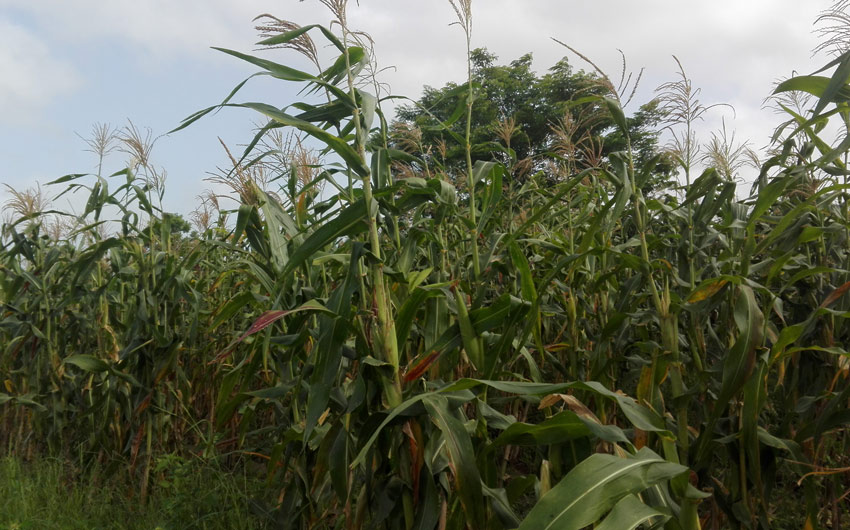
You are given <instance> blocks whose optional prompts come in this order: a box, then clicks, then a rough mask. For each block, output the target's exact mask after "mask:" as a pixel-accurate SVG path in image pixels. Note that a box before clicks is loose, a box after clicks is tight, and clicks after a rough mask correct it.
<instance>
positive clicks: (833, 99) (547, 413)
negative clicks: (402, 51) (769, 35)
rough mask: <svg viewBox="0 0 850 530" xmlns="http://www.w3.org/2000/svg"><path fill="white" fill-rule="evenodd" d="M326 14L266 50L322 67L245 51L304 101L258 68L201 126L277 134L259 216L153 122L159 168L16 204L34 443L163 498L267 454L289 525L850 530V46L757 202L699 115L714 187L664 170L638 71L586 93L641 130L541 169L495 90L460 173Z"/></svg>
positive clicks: (256, 174)
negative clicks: (641, 138) (208, 183)
mask: <svg viewBox="0 0 850 530" xmlns="http://www.w3.org/2000/svg"><path fill="white" fill-rule="evenodd" d="M323 1H324V0H323ZM324 3H325V4H326V5H328V7H329V8H330V9H331V10H332V12H333V14H334V17H335V23H334V24H333V25H331V26H330V27H323V26H318V25H309V26H303V27H301V26H298V25H295V24H292V23H289V22H285V21H281V20H279V19H275V18H274V17H268V18H267V19H264V23H267V27H266V28H265V31H266V34H265V36H264V40H262V41H261V42H260V45H261V46H262V47H265V48H269V49H275V51H274V53H275V54H276V55H274V56H275V57H286V54H287V53H295V54H302V55H306V56H307V57H308V58H310V59H311V63H313V64H314V65H315V67H316V71H315V73H308V72H305V71H301V70H298V69H296V68H294V67H291V66H287V65H286V64H283V63H278V62H273V61H272V60H270V59H267V58H261V57H259V56H257V55H250V54H247V53H243V52H238V51H233V50H224V49H222V50H220V51H221V52H224V53H226V54H229V55H230V56H232V57H233V60H242V61H247V62H248V63H250V64H252V65H253V66H254V67H256V68H257V74H258V75H263V76H270V77H271V78H274V79H276V80H279V82H281V83H295V84H298V85H299V87H301V88H303V90H302V92H301V93H302V95H304V101H299V102H285V103H286V105H285V106H283V107H278V106H276V105H279V104H281V103H282V102H275V103H273V104H270V103H257V102H237V100H238V98H239V95H240V93H239V89H241V88H242V86H243V85H244V84H245V82H242V83H240V84H239V85H237V87H236V88H235V89H234V91H233V92H232V93H230V94H229V95H227V97H226V99H225V100H224V101H223V102H222V103H221V104H218V105H215V106H212V107H209V108H207V109H204V110H201V111H199V112H197V113H195V114H193V115H191V116H189V117H188V118H186V119H185V120H184V121H183V122H182V123H181V124H180V125H179V127H178V130H179V129H182V128H184V127H189V126H192V127H196V126H199V125H198V123H204V124H207V125H209V126H214V123H215V118H214V117H213V116H212V114H213V113H214V112H215V111H218V110H222V111H223V112H245V113H246V115H250V116H249V117H253V118H257V117H258V118H259V119H260V120H262V126H261V127H260V128H259V130H258V132H257V134H256V136H255V137H254V138H253V139H250V140H249V143H248V145H247V147H245V148H244V150H243V149H240V150H239V152H235V151H234V153H233V154H231V160H232V162H233V165H232V168H229V169H227V170H226V171H224V172H223V173H222V175H221V176H220V177H219V180H220V182H222V183H225V184H227V185H229V186H230V187H231V188H232V190H233V194H232V196H233V197H235V198H236V199H237V202H238V206H236V207H235V208H233V209H227V208H225V207H224V205H220V204H219V198H217V197H215V196H210V197H207V198H206V199H205V200H204V202H203V204H202V205H201V207H200V208H199V210H197V211H196V213H195V214H194V216H193V217H194V220H195V221H196V225H197V231H196V232H194V233H193V235H192V236H183V235H181V234H180V232H179V231H176V230H174V223H175V222H176V221H175V218H174V216H171V215H169V214H166V212H164V211H163V209H162V206H161V203H162V197H163V194H164V185H163V181H162V179H161V178H160V175H159V174H158V173H157V171H156V170H154V169H153V166H152V165H151V163H150V162H149V161H148V160H147V151H146V149H145V145H146V144H145V138H144V135H143V134H141V133H139V131H138V130H136V129H131V130H130V131H129V132H128V133H126V134H124V135H123V136H122V137H121V138H120V139H119V143H120V145H121V146H122V148H123V149H127V150H129V151H131V152H132V154H133V161H134V163H133V164H131V165H130V167H127V168H124V169H121V170H119V171H117V172H115V173H111V174H110V173H109V171H104V170H103V169H101V170H99V171H98V173H97V174H94V175H83V174H72V175H67V176H65V177H62V178H59V179H57V180H55V181H54V182H53V183H51V186H49V189H50V190H51V191H53V190H57V189H59V190H64V191H65V192H67V193H76V194H83V195H85V196H87V201H86V203H85V208H84V211H82V212H76V213H71V212H63V211H57V210H53V209H51V207H50V206H48V205H47V204H46V201H44V200H42V196H41V195H40V193H35V192H33V193H30V194H25V193H20V194H18V195H15V198H16V200H15V201H13V202H14V204H12V203H7V205H6V206H7V207H6V208H5V209H4V210H5V213H6V219H5V223H4V225H3V229H2V247H0V379H2V387H3V388H2V389H0V443H2V451H4V452H5V453H8V454H16V455H22V456H24V457H27V458H29V457H32V456H34V455H39V454H59V455H71V456H73V457H79V458H83V459H85V460H89V461H97V462H100V463H103V464H105V465H107V466H111V467H110V469H112V471H113V472H115V473H123V474H126V475H127V476H129V477H131V480H132V481H133V483H134V484H137V485H138V488H137V494H138V495H139V498H140V501H141V502H144V499H145V498H146V496H147V495H148V489H149V486H150V484H151V483H152V474H153V473H155V470H154V465H153V464H152V462H155V459H156V457H157V456H158V455H163V454H178V455H182V456H184V457H187V458H199V459H200V458H218V459H222V460H223V461H225V462H227V463H228V464H229V465H234V466H235V465H239V464H240V463H244V462H250V463H252V464H255V465H257V469H258V470H260V471H258V473H262V475H263V476H264V477H265V480H266V486H267V488H268V489H269V491H273V492H274V495H273V496H274V497H275V498H276V499H277V502H276V504H275V505H274V506H270V507H269V509H270V510H272V511H275V512H276V513H279V514H283V516H282V517H280V518H279V520H278V522H277V523H276V524H277V525H279V526H280V527H283V528H315V529H323V528H327V529H330V528H334V529H361V528H363V529H365V528H382V529H390V528H393V529H394V528H403V529H423V530H433V529H437V528H439V529H464V528H467V529H472V530H478V529H494V530H495V529H510V528H520V529H523V530H525V529H552V530H554V529H559V530H560V529H576V530H578V529H583V528H597V529H629V528H664V529H681V530H693V529H700V528H705V529H720V528H751V529H755V528H759V529H766V528H806V529H817V528H845V527H847V526H850V511H848V504H849V503H850V500H848V498H850V475H848V473H850V471H849V470H850V456H848V455H850V436H848V425H849V424H850V412H848V410H850V409H848V405H850V384H848V376H850V353H848V351H847V349H846V345H848V344H850V322H848V317H850V295H848V294H847V292H848V291H850V212H848V208H850V205H849V204H848V199H850V182H848V175H850V170H848V167H847V155H848V150H850V121H848V116H850V106H848V100H850V83H848V72H850V53H844V54H843V55H837V56H836V59H835V60H833V61H831V62H830V63H829V64H828V65H826V67H825V68H824V69H823V70H822V71H821V72H819V73H816V74H814V75H808V76H796V77H793V78H790V79H788V80H786V81H784V82H782V83H781V84H779V85H778V87H777V89H776V96H777V98H778V101H779V102H780V104H781V106H782V108H783V109H784V112H785V118H784V119H786V120H787V121H786V122H785V123H783V124H782V125H781V126H780V127H779V128H778V129H777V131H776V134H775V136H774V143H773V147H774V149H773V151H772V152H771V153H770V155H769V156H768V157H767V158H766V159H765V160H761V161H760V162H759V169H758V178H757V179H756V181H755V182H754V183H753V184H752V189H751V190H747V191H749V193H742V191H743V190H741V189H739V190H738V193H736V183H735V181H734V176H735V171H736V169H737V168H738V167H740V165H739V164H740V163H741V159H740V158H739V157H740V155H741V153H740V152H736V153H731V154H730V153H729V152H728V150H727V152H726V156H725V157H723V156H719V155H721V154H723V149H722V147H723V145H717V146H716V147H718V149H716V150H715V151H714V152H715V154H718V156H717V157H715V158H714V159H713V160H711V163H709V167H708V168H707V169H705V170H704V171H702V172H699V171H697V170H696V169H694V168H695V167H696V164H695V163H694V156H693V152H692V149H691V146H690V145H689V142H690V141H691V135H690V132H682V133H681V135H680V136H677V138H678V139H679V140H680V142H679V145H678V147H679V148H678V149H676V150H674V151H675V159H676V162H677V164H678V166H679V169H680V174H681V175H683V182H681V183H679V182H674V183H672V184H670V185H667V186H663V187H652V186H650V185H649V183H651V182H655V179H654V177H655V176H656V175H654V173H653V172H654V171H655V168H656V165H657V163H658V161H657V160H648V161H641V162H638V159H637V157H636V156H635V153H634V152H633V149H632V146H631V144H630V142H629V128H628V127H627V118H626V115H625V113H624V111H623V108H622V107H623V99H625V95H624V93H623V92H622V90H618V89H619V87H616V86H615V83H611V82H608V83H607V84H606V86H607V87H608V90H607V91H606V94H605V95H593V96H589V97H586V98H581V99H577V100H576V101H574V102H573V104H574V105H575V106H576V108H582V109H587V111H588V112H592V113H600V114H604V115H605V116H607V117H608V118H610V119H612V120H613V122H614V124H615V127H616V128H617V129H618V131H619V133H621V134H622V135H623V136H624V137H625V138H626V142H625V145H626V149H625V150H622V151H618V152H614V153H611V154H610V155H608V156H606V157H604V159H595V160H590V158H588V157H582V156H578V155H576V153H575V149H572V150H570V149H561V150H554V149H553V150H552V152H551V153H550V154H549V155H548V156H547V157H546V158H545V159H538V160H534V161H533V163H529V161H527V160H517V158H516V155H515V152H514V151H513V150H512V149H511V147H510V141H511V140H510V139H511V135H510V133H508V134H503V135H502V138H501V140H498V142H500V143H499V144H498V145H499V152H500V157H499V158H498V159H494V160H476V159H475V157H474V156H473V151H474V150H473V146H471V145H470V142H469V137H470V127H469V123H470V121H471V113H472V106H473V102H474V100H475V97H476V86H475V84H474V83H471V82H470V83H466V84H464V85H461V87H460V90H462V91H463V92H462V93H463V97H462V99H461V101H462V104H461V105H459V106H458V109H457V111H456V112H455V114H454V115H453V116H452V119H451V120H450V122H440V123H439V124H438V125H437V127H438V128H439V130H440V131H441V132H442V133H443V134H444V135H445V138H446V140H447V142H448V143H449V144H451V146H453V147H454V148H458V149H461V150H462V151H464V152H465V161H466V163H465V164H464V165H463V167H462V168H461V169H459V170H458V169H450V168H448V167H446V166H445V164H444V160H443V159H442V158H441V156H440V154H439V153H437V152H434V151H433V150H431V149H425V148H424V147H423V146H422V145H417V144H416V143H415V142H399V141H398V139H397V138H396V137H395V136H394V133H393V130H392V128H391V127H390V121H391V120H390V117H388V116H387V115H385V114H384V111H383V107H385V106H387V105H388V102H389V101H390V99H389V96H382V95H381V92H380V90H379V85H378V81H377V80H376V78H375V75H376V73H375V72H376V69H375V68H374V65H373V64H372V53H371V43H370V42H369V40H368V39H366V38H364V36H363V35H362V34H361V33H359V32H357V31H355V30H352V29H350V28H349V27H348V25H347V21H346V16H345V9H346V5H345V4H346V2H345V1H330V0H328V1H325V2H324ZM452 6H453V7H455V12H456V14H457V16H458V24H459V26H460V29H461V30H463V31H464V32H465V33H466V36H467V38H468V37H469V35H470V33H471V31H472V11H471V4H470V2H468V1H465V2H464V1H463V0H457V1H456V2H455V1H452ZM314 39H315V41H314ZM467 42H469V40H468V39H467ZM281 48H282V49H281ZM317 50H319V52H321V53H319V52H317ZM328 50H331V51H332V52H333V54H334V55H335V56H334V57H331V58H330V60H328V61H327V62H325V61H326V60H325V58H324V56H323V54H324V53H325V52H327V51H328ZM468 51H469V50H467V52H468ZM264 57H265V55H264ZM269 57H271V54H269ZM682 72H683V74H682V76H683V81H682V83H679V84H677V83H671V84H670V85H668V86H667V87H666V92H665V94H666V96H667V99H666V100H665V101H666V103H665V104H666V105H667V110H668V111H669V112H670V113H671V116H674V117H676V116H679V117H680V118H681V119H679V120H678V121H675V120H674V121H675V122H674V123H672V125H670V127H671V129H672V130H674V131H685V130H686V128H687V127H690V123H691V122H690V121H688V120H689V119H691V118H692V117H693V111H694V110H697V111H699V109H698V108H697V109H694V108H691V107H688V105H692V104H693V100H692V99H690V92H689V90H690V87H689V85H687V83H685V82H686V81H687V78H686V77H685V76H684V70H683V71H682ZM602 75H603V78H602V79H603V80H605V81H607V80H608V78H607V77H604V74H602ZM252 77H253V76H252ZM470 79H471V75H470ZM677 90H678V91H679V92H676V91H677ZM676 94H678V96H679V97H678V98H677V97H676ZM801 94H804V95H807V96H808V99H806V98H801V97H799V96H800V95H801ZM789 96H790V97H789ZM792 99H793V100H794V101H802V102H803V104H804V105H805V106H804V107H803V108H795V107H794V106H792V105H791V103H790V101H791V100H792ZM677 112H678V114H677ZM689 116H690V117H691V118H689ZM196 122H198V123H196ZM464 124H465V134H464ZM458 125H460V127H458ZM827 125H829V126H830V127H832V128H838V129H839V130H840V131H841V134H840V135H839V136H840V138H839V140H838V141H831V140H830V139H828V138H827V137H826V134H825V132H824V131H825V130H831V129H828V128H827V127H826V126H827ZM457 131H460V132H457ZM100 132H101V133H102V134H101V135H100V136H96V138H94V139H93V143H94V144H95V147H99V152H100V155H101V159H103V154H104V152H106V151H107V144H108V143H109V140H110V138H109V131H108V130H106V129H100ZM176 134H179V133H176ZM287 135H289V136H287ZM293 138H294V140H292V139H293ZM572 140H574V141H575V145H577V144H578V139H572ZM715 140H716V141H719V139H715ZM565 141H566V142H567V143H569V141H570V138H565ZM575 145H574V147H575ZM310 146H318V147H316V148H315V149H313V148H311V147H310ZM95 150H97V149H95ZM228 153H229V154H230V151H228ZM102 166H103V164H101V167H102ZM529 166H531V167H532V169H531V170H529ZM741 195H747V197H746V198H741ZM222 200H223V199H222ZM259 464H262V468H260V467H259Z"/></svg>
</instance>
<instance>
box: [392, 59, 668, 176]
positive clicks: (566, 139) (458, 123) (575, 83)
mask: <svg viewBox="0 0 850 530" xmlns="http://www.w3.org/2000/svg"><path fill="white" fill-rule="evenodd" d="M497 61H498V57H497V56H496V55H494V54H492V53H490V52H489V51H487V50H486V49H484V48H478V49H475V50H473V51H472V53H471V63H472V83H473V92H474V96H473V97H474V99H473V106H472V120H471V123H470V127H471V130H470V133H471V134H470V143H471V145H472V156H473V161H475V160H492V159H496V160H500V161H502V162H506V163H510V162H511V160H510V159H511V158H513V162H514V163H515V164H516V170H515V172H514V173H515V177H517V178H521V177H522V176H523V175H525V174H527V173H528V172H529V171H530V170H534V171H537V170H545V169H546V167H545V163H544V157H543V155H544V154H557V155H559V156H560V157H561V159H562V160H563V161H564V162H565V163H566V164H567V165H568V166H569V167H571V168H573V169H576V168H584V167H590V166H596V165H599V164H600V163H601V162H602V161H603V160H604V159H605V158H606V157H607V156H608V154H610V153H612V152H615V151H621V150H624V149H626V148H627V145H626V140H625V138H624V137H623V135H622V134H621V133H619V132H618V130H617V128H616V127H615V126H614V125H615V124H614V121H613V119H612V118H611V116H610V114H609V113H608V111H607V109H605V108H604V106H603V105H602V104H601V102H600V100H599V96H605V95H610V94H611V92H612V87H611V86H610V84H609V83H606V80H605V79H603V78H601V77H600V76H599V75H597V74H596V73H592V72H590V73H588V72H586V71H584V70H576V69H574V68H573V66H572V65H571V64H570V62H569V60H568V59H567V58H566V57H564V58H562V59H561V60H559V61H558V62H557V63H555V64H554V65H553V66H552V67H550V68H549V69H548V70H547V71H546V73H544V74H542V75H540V74H538V73H536V72H535V71H534V70H533V69H532V54H530V53H527V54H525V55H522V56H521V57H519V58H518V59H515V60H513V61H511V62H510V63H508V64H497ZM467 93H468V90H467V86H466V83H464V84H461V85H458V84H456V83H448V84H446V85H445V86H443V87H442V88H434V87H431V86H426V87H425V88H424V91H423V94H422V96H421V97H420V98H419V100H418V101H416V102H415V103H414V104H410V105H406V106H402V107H400V108H399V109H398V111H397V116H396V120H395V121H394V122H393V124H392V128H393V135H392V138H393V142H394V147H396V148H399V149H404V150H407V151H410V152H415V153H416V154H419V155H420V156H422V157H423V160H425V161H426V163H427V164H435V165H438V166H441V167H443V168H444V170H445V171H446V172H447V173H449V174H453V173H454V172H455V170H456V169H457V167H458V166H459V165H460V164H461V163H462V162H463V159H464V154H465V146H464V145H463V141H462V137H463V135H464V128H465V127H466V123H465V116H464V111H465V110H466V105H467ZM663 116H664V114H663V111H662V110H661V109H660V108H659V106H658V104H657V102H656V101H655V100H653V101H650V102H649V103H646V104H644V105H642V106H641V107H640V108H639V109H638V110H637V111H636V112H635V113H634V114H633V115H632V116H631V117H629V118H627V120H628V125H629V128H630V137H631V143H632V148H633V150H634V151H635V156H636V160H637V161H638V162H639V163H642V162H644V161H646V160H649V159H650V158H651V157H653V156H654V155H656V154H658V153H659V152H660V149H659V145H658V144H659V139H658V138H659V133H658V128H657V125H658V124H659V123H660V122H661V120H662V119H663ZM545 158H550V157H545ZM657 169H658V174H659V175H662V176H664V177H669V176H670V174H671V173H672V163H671V162H670V160H669V159H668V158H662V159H661V161H660V163H659V167H658V168H657ZM548 173H550V172H549V171H547V174H548ZM548 176H550V177H551V178H557V176H556V175H548Z"/></svg>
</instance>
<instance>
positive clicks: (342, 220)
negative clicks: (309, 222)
mask: <svg viewBox="0 0 850 530" xmlns="http://www.w3.org/2000/svg"><path fill="white" fill-rule="evenodd" d="M367 215H368V212H367V209H366V201H365V200H364V199H360V200H358V201H357V202H354V203H352V204H350V205H349V206H347V207H346V208H345V209H343V210H342V211H341V212H339V214H337V215H336V217H334V218H332V219H331V220H330V221H328V222H327V223H325V224H323V225H322V226H321V227H320V228H319V229H318V230H316V231H315V232H313V233H312V234H310V236H309V237H307V239H306V240H304V242H303V243H302V244H301V245H300V246H299V247H298V248H297V249H295V251H294V252H293V253H292V255H291V256H290V257H289V261H288V262H287V264H286V268H285V269H284V270H283V273H282V275H283V276H286V275H287V274H289V273H291V272H293V271H295V269H296V268H298V267H299V266H301V265H302V264H304V263H305V262H306V261H307V260H308V259H309V258H310V257H312V256H313V255H314V254H315V253H316V252H318V251H319V250H321V249H323V248H325V247H326V246H328V245H329V244H331V243H332V242H333V241H336V240H337V239H338V238H340V237H343V236H353V235H355V234H358V233H360V232H363V231H365V230H366V228H368V225H367V224H366V219H367V217H366V216H367Z"/></svg>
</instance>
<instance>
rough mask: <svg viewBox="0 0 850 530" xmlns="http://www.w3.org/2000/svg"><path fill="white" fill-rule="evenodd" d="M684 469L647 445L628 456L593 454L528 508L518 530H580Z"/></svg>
mask: <svg viewBox="0 0 850 530" xmlns="http://www.w3.org/2000/svg"><path fill="white" fill-rule="evenodd" d="M687 469H688V468H686V467H684V466H680V465H678V464H672V463H670V462H667V461H666V460H664V459H663V458H661V457H660V456H658V455H657V454H655V453H654V452H652V451H651V450H649V449H647V448H643V449H641V450H640V451H639V452H638V453H637V454H636V455H634V456H632V457H630V458H618V457H616V456H612V455H605V454H594V455H591V456H590V457H589V458H587V459H585V460H583V461H582V462H581V463H580V464H578V465H577V466H576V467H574V468H573V469H572V470H571V471H570V472H569V473H568V474H567V476H566V477H564V479H563V480H561V481H560V482H559V483H558V484H557V485H556V486H555V487H554V488H552V489H551V490H550V491H549V492H548V493H547V494H546V495H544V496H543V498H541V499H540V501H538V502H537V504H536V505H534V507H533V508H532V509H531V512H529V514H528V516H527V517H526V518H525V519H524V520H523V522H522V524H521V525H520V526H519V529H520V530H532V529H533V530H581V529H582V528H584V527H586V526H588V525H591V524H594V523H596V522H598V521H599V519H600V518H601V517H602V516H603V515H604V514H605V513H607V512H608V511H609V510H611V509H612V508H613V507H614V506H615V505H616V504H617V503H618V502H620V501H621V500H622V499H623V498H624V497H626V496H628V495H634V494H636V493H640V492H642V491H644V490H646V489H648V488H650V487H652V486H654V485H655V484H658V483H661V482H664V481H667V480H669V479H671V478H673V477H675V476H676V475H680V474H682V473H684V472H685V471H687Z"/></svg>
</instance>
